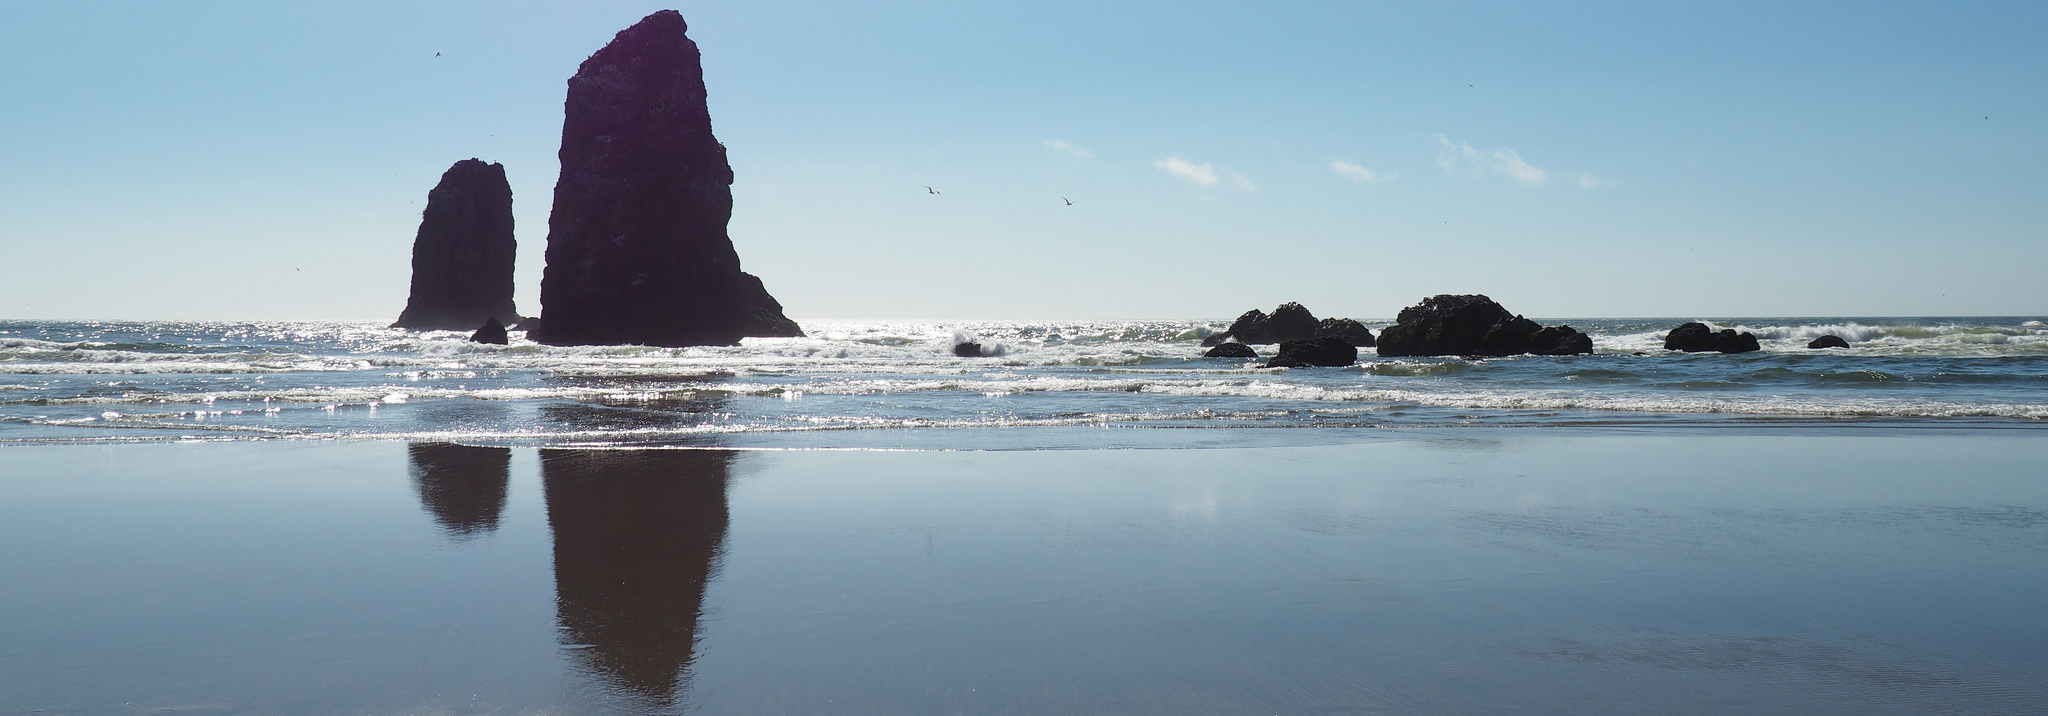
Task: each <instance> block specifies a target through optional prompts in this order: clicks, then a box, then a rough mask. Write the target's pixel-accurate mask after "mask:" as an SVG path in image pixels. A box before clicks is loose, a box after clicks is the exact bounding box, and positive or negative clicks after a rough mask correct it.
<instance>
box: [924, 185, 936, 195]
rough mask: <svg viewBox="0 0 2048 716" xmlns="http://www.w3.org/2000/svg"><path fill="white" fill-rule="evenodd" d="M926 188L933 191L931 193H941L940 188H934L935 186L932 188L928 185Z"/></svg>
mask: <svg viewBox="0 0 2048 716" xmlns="http://www.w3.org/2000/svg"><path fill="white" fill-rule="evenodd" d="M924 190H925V191H928V192H931V193H933V194H937V193H939V190H937V189H933V188H931V187H930V186H926V187H925V188H924Z"/></svg>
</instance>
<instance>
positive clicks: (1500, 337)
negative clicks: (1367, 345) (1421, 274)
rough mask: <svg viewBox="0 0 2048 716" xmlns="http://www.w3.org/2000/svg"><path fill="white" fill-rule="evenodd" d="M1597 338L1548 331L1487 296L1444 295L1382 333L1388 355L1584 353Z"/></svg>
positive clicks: (1565, 329) (1406, 312)
mask: <svg viewBox="0 0 2048 716" xmlns="http://www.w3.org/2000/svg"><path fill="white" fill-rule="evenodd" d="M1592 352H1593V339H1592V338H1590V337H1587V336H1586V334H1584V333H1581V332H1579V331H1578V329H1575V328H1572V327H1571V326H1553V327H1548V328H1546V327H1544V326H1541V325H1538V324H1537V323H1536V322H1535V321H1532V320H1529V319H1527V318H1523V317H1521V316H1519V315H1515V314H1513V313H1509V312H1508V310H1507V309H1506V308H1503V307H1501V305H1500V304H1498V303H1495V302H1494V301H1493V299H1491V298H1487V297H1485V296H1482V295H1477V294H1474V295H1462V296H1460V295H1452V294H1443V295H1438V296H1432V297H1429V298H1425V299H1423V300H1422V302H1421V303H1418V304H1415V305H1413V306H1409V307H1408V308H1405V309H1402V310H1401V315H1400V316H1399V317H1397V318H1396V319H1395V321H1394V325H1391V326H1388V327H1387V328H1386V329H1385V330H1382V331H1380V340H1379V354H1380V355H1383V356H1446V355H1457V356H1487V357H1497V356H1511V355H1521V354H1524V353H1533V354H1536V355H1553V356H1562V355H1578V354H1582V353H1592Z"/></svg>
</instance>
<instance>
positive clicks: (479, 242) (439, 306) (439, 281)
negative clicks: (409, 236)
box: [391, 159, 519, 331]
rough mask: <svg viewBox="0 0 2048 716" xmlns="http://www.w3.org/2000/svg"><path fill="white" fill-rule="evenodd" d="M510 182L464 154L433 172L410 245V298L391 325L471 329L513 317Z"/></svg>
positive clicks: (497, 167) (497, 168)
mask: <svg viewBox="0 0 2048 716" xmlns="http://www.w3.org/2000/svg"><path fill="white" fill-rule="evenodd" d="M516 251H517V245H516V244H515V243H514V241H513V238H512V185H511V184H509V183H507V182H506V181H505V167H504V165H501V164H490V163H485V162H484V161H483V160H480V159H464V160H462V161H459V162H456V163H455V165H454V166H451V167H448V171H446V172H443V173H442V174H441V182H440V183H439V184H435V185H434V190H433V191H430V192H428V193H427V208H426V209H425V210H424V211H422V212H420V231H419V235H418V236H417V237H415V238H414V239H413V242H412V295H411V297H410V298H408V299H407V300H406V303H405V311H404V312H402V313H400V314H398V321H397V322H396V323H393V324H391V325H392V326H393V327H395V328H422V329H430V330H443V331H474V330H476V329H477V327H478V326H481V325H483V324H484V321H487V320H492V319H496V320H498V321H499V322H500V323H503V324H505V325H512V324H514V323H518V322H519V313H518V311H517V310H516V309H515V308H514V307H513V305H512V261H513V255H514V253H515V252H516Z"/></svg>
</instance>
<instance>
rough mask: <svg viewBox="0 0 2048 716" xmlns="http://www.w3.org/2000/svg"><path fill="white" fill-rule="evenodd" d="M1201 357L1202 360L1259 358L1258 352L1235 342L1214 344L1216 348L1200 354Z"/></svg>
mask: <svg viewBox="0 0 2048 716" xmlns="http://www.w3.org/2000/svg"><path fill="white" fill-rule="evenodd" d="M1202 357H1203V358H1257V357H1259V352H1258V351H1255V350H1252V347H1251V346H1248V345H1245V344H1243V343H1238V342H1237V341H1231V342H1228V343H1218V344H1216V347H1215V348H1211V349H1209V350H1208V352H1206V353H1203V354H1202Z"/></svg>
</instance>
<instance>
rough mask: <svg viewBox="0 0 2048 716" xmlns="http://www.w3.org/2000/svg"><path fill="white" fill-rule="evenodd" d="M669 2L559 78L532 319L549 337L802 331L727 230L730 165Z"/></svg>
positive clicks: (630, 339)
mask: <svg viewBox="0 0 2048 716" xmlns="http://www.w3.org/2000/svg"><path fill="white" fill-rule="evenodd" d="M688 29H689V26H688V25H687V24H686V23H685V22H684V21H683V16H682V15H680V14H678V13H676V12H675V11H674V10H663V11H660V12H657V13H654V14H652V15H648V16H647V17H645V18H642V19H641V20H640V22H639V23H637V24H635V25H633V26H632V27H629V28H626V29H625V30H624V31H621V32H620V33H619V34H618V35H617V36H616V37H614V38H612V41H611V43H610V44H608V45H605V46H604V49H601V50H598V51H597V54H594V55H591V56H590V58H589V59H587V60H584V61H583V64H582V66H581V67H579V68H577V71H576V76H574V77H571V78H569V96H568V101H567V106H566V116H565V117H564V119H563V121H562V150H561V154H560V157H561V162H562V175H561V178H560V180H558V181H557V182H556V183H555V204H554V213H553V214H552V215H551V216H550V217H549V219H548V249H547V269H546V271H545V272H544V273H543V274H542V278H541V288H540V303H541V316H542V318H543V319H544V320H543V321H542V323H541V324H540V326H539V327H538V328H536V329H534V330H532V331H529V333H528V336H529V337H531V338H533V339H534V340H537V341H540V342H542V343H549V344H554V345H592V344H602V345H611V344H626V343H638V344H644V345H658V346H693V345H732V344H735V343H738V342H739V340H740V339H741V338H743V337H747V336H801V335H803V331H802V330H801V329H799V328H798V327H797V325H796V323H795V322H794V321H791V320H789V318H788V317H786V316H784V315H783V314H782V304H780V303H778V302H776V300H775V298H774V297H772V296H770V295H768V291H767V289H766V288H764V287H763V286H762V285H761V280H760V279H758V278H755V277H754V276H753V275H751V274H747V273H744V272H742V271H740V259H739V254H738V253H737V252H735V251H734V250H733V246H732V239H731V238H729V237H728V236H727V235H726V223H727V221H729V220H730V219H731V218H732V180H733V175H732V167H731V165H729V164H727V163H726V158H725V145H723V144H720V143H719V142H718V139H717V138H716V137H713V136H712V134H711V115H710V111H709V109H708V108H707V106H706V104H705V98H704V69H703V65H702V58H701V56H700V55H699V53H698V50H697V43H696V42H694V41H692V40H690V38H689V37H688V36H687V35H686V34H685V33H686V31H687V30H688Z"/></svg>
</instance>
